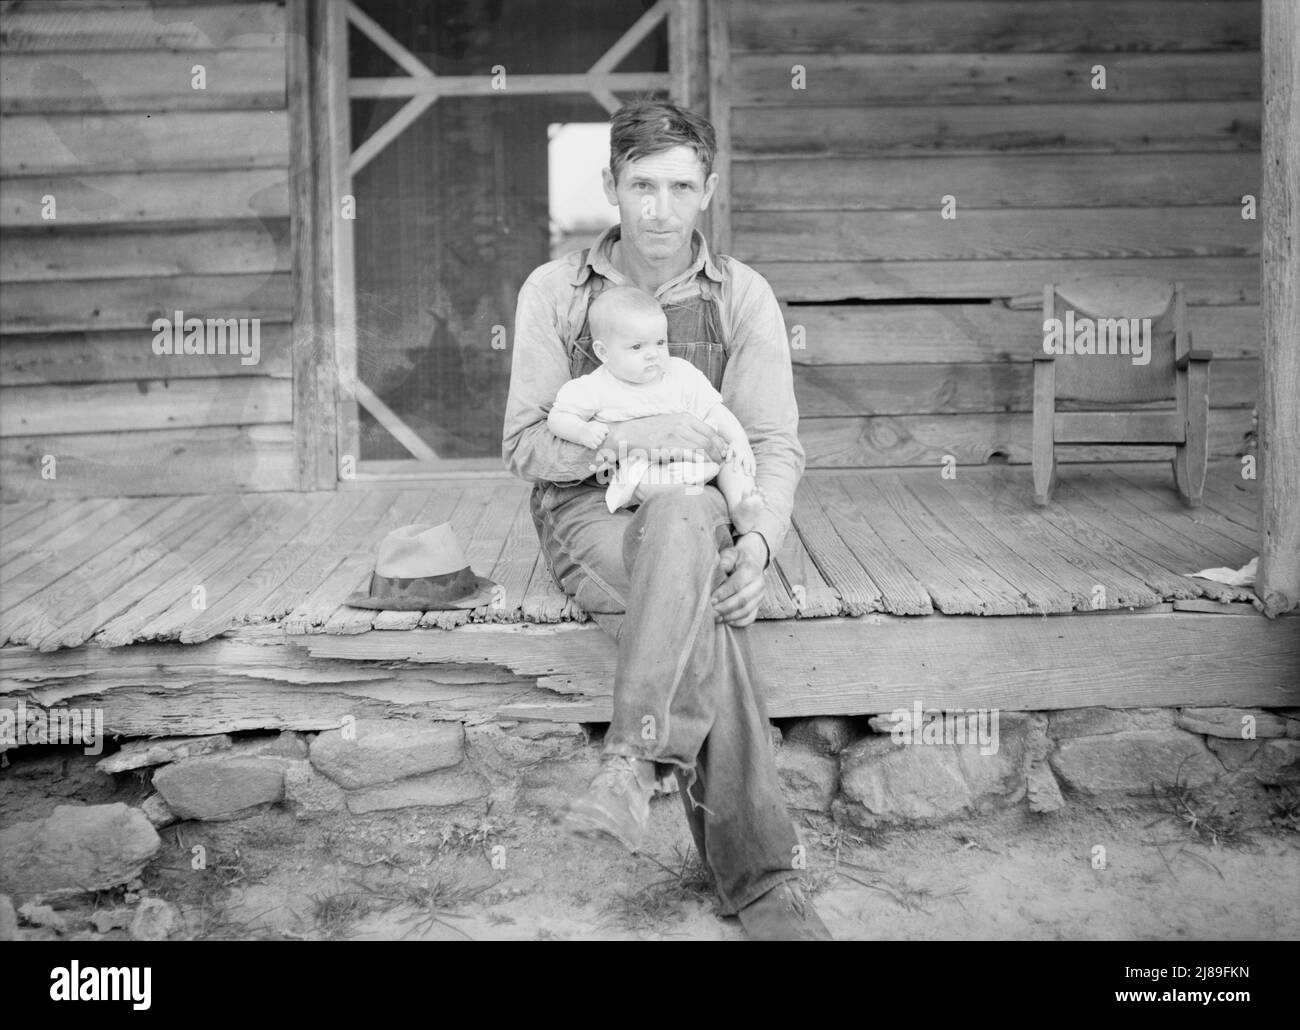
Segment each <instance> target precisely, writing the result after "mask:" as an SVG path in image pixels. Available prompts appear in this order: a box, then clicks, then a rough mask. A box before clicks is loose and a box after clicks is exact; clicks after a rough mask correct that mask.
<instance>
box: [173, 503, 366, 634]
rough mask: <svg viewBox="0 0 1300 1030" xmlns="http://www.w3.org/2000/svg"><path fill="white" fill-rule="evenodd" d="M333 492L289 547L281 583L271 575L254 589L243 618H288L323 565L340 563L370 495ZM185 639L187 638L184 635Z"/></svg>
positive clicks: (251, 620)
mask: <svg viewBox="0 0 1300 1030" xmlns="http://www.w3.org/2000/svg"><path fill="white" fill-rule="evenodd" d="M329 496H330V498H331V501H330V506H329V508H328V509H326V511H325V514H324V515H322V516H321V517H320V518H318V519H315V520H314V521H313V522H312V524H311V525H310V526H309V527H308V530H307V533H306V535H304V536H302V537H300V538H298V539H296V540H294V541H293V542H292V543H291V544H289V546H288V547H286V548H285V566H286V567H287V568H289V569H290V571H289V573H288V575H286V576H285V578H284V579H283V580H282V581H281V582H279V583H271V581H270V579H269V578H268V586H267V588H266V589H265V590H261V591H254V593H253V595H252V596H251V597H250V598H249V600H248V604H247V605H246V607H245V610H244V612H243V617H242V619H241V621H243V622H245V623H259V622H274V621H277V620H279V619H282V618H284V617H285V616H286V615H288V614H289V613H290V612H291V611H293V610H294V609H295V608H297V607H298V605H299V604H301V603H302V602H303V601H304V600H305V599H306V598H307V596H308V595H309V594H310V593H311V592H312V591H313V590H314V589H316V587H317V585H318V584H319V583H320V581H321V578H322V576H324V575H325V574H326V572H327V571H328V569H324V571H322V570H323V567H324V566H325V565H327V564H329V563H330V562H333V563H335V564H337V562H338V556H339V551H338V547H339V541H340V540H342V539H343V537H344V533H345V531H346V530H345V527H346V526H347V525H348V523H349V522H350V521H351V520H352V519H353V518H354V517H355V516H356V514H357V511H358V510H359V509H360V508H361V506H362V505H363V504H365V503H366V500H367V499H368V497H369V495H368V494H363V493H348V494H347V497H346V499H344V497H342V496H340V495H338V494H334V493H330V494H329ZM331 567H332V566H331ZM181 639H182V640H184V639H185V638H184V636H182V637H181Z"/></svg>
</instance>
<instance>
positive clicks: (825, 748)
mask: <svg viewBox="0 0 1300 1030" xmlns="http://www.w3.org/2000/svg"><path fill="white" fill-rule="evenodd" d="M856 736H857V734H856V732H855V731H854V729H853V720H852V719H847V718H845V717H843V716H839V715H816V716H813V717H812V718H810V719H796V720H795V721H794V723H793V724H792V725H789V726H787V727H786V730H785V734H784V737H785V743H786V744H787V745H790V744H802V745H803V746H805V747H808V748H811V749H812V750H813V751H818V752H820V753H822V754H824V755H838V754H839V753H840V752H841V751H843V750H844V749H845V748H846V747H848V746H849V745H850V744H852V743H853V740H854V738H855V737H856Z"/></svg>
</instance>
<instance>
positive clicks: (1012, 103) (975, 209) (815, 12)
mask: <svg viewBox="0 0 1300 1030" xmlns="http://www.w3.org/2000/svg"><path fill="white" fill-rule="evenodd" d="M724 8H725V11H726V22H725V27H726V30H727V33H728V35H729V41H728V42H727V44H726V46H725V48H724V52H729V55H730V61H729V65H728V67H727V68H726V69H725V72H724V74H725V78H724V79H723V80H722V89H721V95H723V96H726V97H727V98H728V99H729V104H730V115H729V118H728V121H727V129H728V130H729V135H730V143H731V167H730V181H731V196H730V206H731V212H730V235H731V253H733V254H734V255H735V256H736V257H738V258H740V259H741V260H743V261H746V262H749V263H751V264H753V265H754V266H755V267H756V268H757V269H758V270H759V271H760V272H762V273H763V274H764V275H765V276H767V278H768V279H769V281H770V282H771V283H772V286H773V287H774V289H775V290H776V293H777V296H778V297H780V298H781V299H782V301H783V302H784V305H785V313H786V320H787V326H788V327H789V328H790V330H791V333H792V345H793V346H794V348H795V349H794V350H793V352H792V353H793V357H794V361H795V363H796V368H795V376H796V389H797V393H798V398H799V406H800V415H801V423H800V437H801V439H802V440H803V442H804V445H805V448H806V449H807V452H808V466H809V467H810V468H815V467H819V466H820V467H849V466H904V465H930V464H935V465H937V464H939V463H940V462H942V461H943V459H944V456H945V455H949V454H950V455H953V456H954V457H955V458H956V459H957V461H958V463H960V464H968V463H982V462H987V461H989V460H990V459H993V460H997V459H998V458H1002V459H1005V460H1007V461H1010V462H1015V463H1021V462H1025V463H1027V462H1029V461H1030V444H1031V429H1030V425H1031V410H1032V394H1031V388H1032V387H1031V384H1032V376H1033V373H1032V366H1031V364H1030V362H1031V359H1032V355H1033V353H1034V351H1035V350H1036V349H1038V348H1039V347H1041V344H1042V315H1041V297H1042V286H1043V284H1044V283H1046V282H1049V281H1053V280H1057V281H1059V280H1062V279H1067V278H1071V277H1074V276H1083V275H1111V274H1114V275H1151V276H1157V277H1161V278H1165V279H1171V280H1172V279H1179V280H1182V281H1183V282H1184V283H1185V284H1186V287H1187V291H1188V303H1189V310H1188V315H1189V324H1190V326H1191V327H1192V330H1193V332H1194V334H1195V340H1196V345H1197V346H1198V347H1208V348H1210V349H1211V350H1213V352H1214V356H1215V360H1214V362H1213V365H1212V369H1211V388H1210V391H1211V392H1210V403H1211V409H1212V410H1211V425H1210V430H1211V441H1210V448H1211V457H1212V458H1213V457H1225V456H1231V455H1236V454H1239V453H1241V452H1242V451H1243V449H1245V448H1246V447H1247V446H1249V441H1248V434H1250V432H1251V423H1252V410H1251V409H1252V407H1253V405H1254V404H1255V399H1256V395H1257V388H1258V380H1259V346H1260V336H1261V327H1260V314H1259V307H1258V305H1259V296H1260V265H1259V252H1260V237H1261V232H1260V225H1261V222H1260V220H1259V218H1262V214H1260V215H1258V217H1257V218H1256V219H1255V220H1247V219H1244V218H1243V217H1242V210H1243V205H1242V197H1243V195H1247V194H1249V195H1251V196H1253V197H1254V198H1256V201H1258V197H1259V185H1260V159H1259V139H1260V135H1259V130H1260V117H1261V104H1260V54H1259V40H1260V8H1259V3H1258V0H1207V2H1191V0H1156V2H1135V0H1076V2H1072V3H1060V2H1056V0H942V2H940V0H915V2H910V3H902V2H865V3H864V2H853V3H847V2H838V0H827V2H795V3H789V2H779V3H778V2H758V0H746V2H733V3H729V4H726V5H724ZM715 24H716V21H715ZM715 45H716V42H715ZM715 53H716V51H715ZM1098 65H1100V66H1102V67H1103V68H1104V70H1105V86H1106V88H1105V89H1104V90H1102V89H1094V88H1093V82H1094V80H1095V78H1096V72H1095V71H1094V69H1095V67H1096V66H1098ZM715 74H716V73H715ZM727 80H729V81H727ZM715 101H716V95H715ZM714 117H715V119H716V118H718V117H726V115H725V114H720V112H718V111H716V110H715V111H714ZM945 197H951V198H952V200H953V202H954V203H955V212H956V217H955V218H952V219H944V218H943V217H942V212H941V208H942V206H943V204H944V199H945ZM801 345H802V346H801ZM1059 453H1060V455H1061V456H1062V458H1063V459H1064V460H1070V459H1073V460H1113V459H1121V458H1130V457H1143V458H1155V457H1163V456H1165V455H1167V454H1169V453H1171V449H1168V448H1164V449H1161V448H1125V449H1120V448H1111V447H1076V448H1061V449H1060V451H1059Z"/></svg>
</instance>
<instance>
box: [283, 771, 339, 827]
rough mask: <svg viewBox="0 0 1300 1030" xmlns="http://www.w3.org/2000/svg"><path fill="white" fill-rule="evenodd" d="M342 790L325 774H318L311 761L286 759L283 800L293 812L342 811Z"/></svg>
mask: <svg viewBox="0 0 1300 1030" xmlns="http://www.w3.org/2000/svg"><path fill="white" fill-rule="evenodd" d="M345 795H346V791H344V790H343V788H342V787H340V786H339V785H338V784H337V783H335V782H334V781H333V780H331V779H330V778H329V777H328V776H322V775H321V774H320V773H318V772H317V771H316V770H315V768H314V767H313V766H312V764H311V762H308V761H298V762H290V763H289V765H288V767H287V768H286V769H285V770H284V800H285V801H286V802H288V803H289V804H290V805H292V806H293V809H294V814H295V815H299V816H303V817H305V818H312V817H314V816H321V815H329V814H330V813H331V812H339V811H342V809H343V806H344V797H345Z"/></svg>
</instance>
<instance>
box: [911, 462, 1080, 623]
mask: <svg viewBox="0 0 1300 1030" xmlns="http://www.w3.org/2000/svg"><path fill="white" fill-rule="evenodd" d="M908 489H909V490H910V491H911V492H912V493H913V494H914V495H915V496H916V498H917V500H919V501H920V502H921V504H923V505H924V506H925V508H926V516H927V518H928V519H929V520H930V521H932V522H934V523H935V524H938V525H941V526H943V527H944V529H946V530H947V532H948V533H950V534H951V535H952V537H953V538H954V539H956V540H958V541H959V543H960V544H961V545H962V546H963V547H964V548H965V550H966V553H967V554H970V555H972V556H981V557H987V559H988V560H989V561H990V563H993V562H995V563H996V565H997V568H998V571H999V573H1001V575H1002V577H1003V578H1004V579H1005V580H1006V581H1007V582H1008V583H1010V584H1011V585H1012V586H1013V587H1014V588H1015V589H1016V590H1018V591H1019V592H1020V596H1021V597H1022V598H1023V599H1024V600H1025V602H1026V608H1027V610H1030V611H1034V612H1038V613H1041V614H1055V613H1060V612H1069V611H1073V610H1074V607H1075V598H1074V595H1073V594H1071V592H1070V591H1069V590H1068V589H1066V588H1065V587H1064V586H1063V585H1062V584H1061V582H1060V581H1059V580H1058V579H1054V578H1053V577H1052V576H1050V575H1047V574H1046V573H1044V572H1042V571H1040V570H1039V569H1038V568H1037V567H1036V566H1034V565H1033V564H1032V563H1031V562H1029V561H1028V560H1026V559H1025V557H1024V556H1022V555H1021V554H1020V553H1019V551H1018V550H1016V548H1015V547H1013V546H1012V545H1011V544H1008V543H1006V542H1005V541H1003V540H1002V539H1000V538H999V537H998V536H997V535H996V534H995V533H994V531H993V527H991V526H988V525H985V522H984V519H983V518H981V516H980V513H979V512H978V511H977V510H976V509H974V508H973V507H968V506H967V503H966V501H967V498H968V497H970V496H971V491H969V490H962V491H958V490H955V489H951V488H949V486H948V483H947V482H944V481H942V480H940V479H938V477H927V478H925V479H913V480H911V481H910V482H909V483H908ZM986 513H987V509H986ZM991 521H992V522H993V524H994V525H996V524H997V522H998V520H997V519H991Z"/></svg>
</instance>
